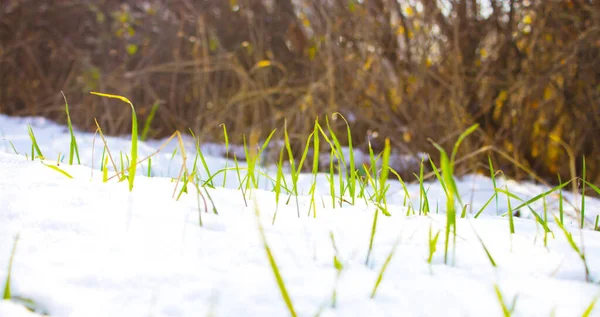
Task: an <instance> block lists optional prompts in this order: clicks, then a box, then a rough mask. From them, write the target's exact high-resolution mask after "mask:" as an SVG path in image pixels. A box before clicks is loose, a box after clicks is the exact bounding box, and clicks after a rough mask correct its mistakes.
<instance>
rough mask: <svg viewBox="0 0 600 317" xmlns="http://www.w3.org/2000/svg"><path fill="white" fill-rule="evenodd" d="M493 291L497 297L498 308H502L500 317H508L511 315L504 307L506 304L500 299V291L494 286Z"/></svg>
mask: <svg viewBox="0 0 600 317" xmlns="http://www.w3.org/2000/svg"><path fill="white" fill-rule="evenodd" d="M494 290H495V291H496V296H497V297H498V302H499V303H500V306H501V307H502V315H503V316H504V317H510V315H511V313H510V310H509V309H508V307H507V306H506V303H505V302H504V298H503V297H502V292H501V291H500V288H499V287H498V285H494Z"/></svg>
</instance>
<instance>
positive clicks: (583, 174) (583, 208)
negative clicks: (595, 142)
mask: <svg viewBox="0 0 600 317" xmlns="http://www.w3.org/2000/svg"><path fill="white" fill-rule="evenodd" d="M581 179H582V180H583V182H581V227H580V228H581V229H583V227H584V225H585V156H583V171H582V175H581Z"/></svg>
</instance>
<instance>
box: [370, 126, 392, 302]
mask: <svg viewBox="0 0 600 317" xmlns="http://www.w3.org/2000/svg"><path fill="white" fill-rule="evenodd" d="M371 152H373V151H371ZM390 152H391V147H390V140H389V139H387V138H386V139H385V146H384V149H383V159H382V163H381V175H380V176H379V191H378V192H377V189H375V190H376V198H375V199H376V201H377V208H375V215H374V216H373V226H372V227H371V238H370V239H369V251H368V252H367V259H366V260H365V265H368V264H369V257H370V255H371V251H372V249H373V240H374V239H375V232H376V231H377V217H378V216H379V210H380V209H381V211H382V212H383V213H384V214H388V212H387V207H386V206H382V203H385V192H386V186H385V182H386V181H387V178H388V175H389V172H390V169H389V162H390ZM371 168H374V166H372V167H371ZM373 174H375V172H373ZM374 183H375V182H374ZM388 215H389V214H388ZM390 258H391V254H390ZM386 265H387V264H386ZM386 265H384V269H383V270H385V266H386ZM381 274H383V271H382V273H381ZM377 285H379V284H376V285H375V289H373V293H372V294H371V297H373V296H375V291H376V290H377Z"/></svg>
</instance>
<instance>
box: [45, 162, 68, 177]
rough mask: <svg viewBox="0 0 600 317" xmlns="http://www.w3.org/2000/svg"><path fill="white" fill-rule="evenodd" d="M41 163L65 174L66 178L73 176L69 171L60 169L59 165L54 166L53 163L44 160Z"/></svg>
mask: <svg viewBox="0 0 600 317" xmlns="http://www.w3.org/2000/svg"><path fill="white" fill-rule="evenodd" d="M42 164H44V165H45V166H47V167H49V168H51V169H53V170H55V171H57V172H59V173H61V174H63V175H64V176H66V177H67V178H73V176H71V175H70V174H69V173H67V172H65V171H64V170H63V169H61V168H60V167H58V166H55V165H50V164H46V163H44V162H42Z"/></svg>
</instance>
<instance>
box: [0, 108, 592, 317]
mask: <svg viewBox="0 0 600 317" xmlns="http://www.w3.org/2000/svg"><path fill="white" fill-rule="evenodd" d="M27 124H31V126H32V128H33V131H34V132H35V135H36V137H37V139H38V142H39V144H40V147H41V150H42V152H43V153H44V155H45V156H46V157H48V158H57V157H58V156H59V153H63V154H65V153H67V152H68V149H69V135H68V130H67V129H66V127H63V126H59V125H56V124H53V123H51V122H48V121H47V120H45V119H41V118H25V119H15V118H8V117H5V116H0V283H2V284H1V287H2V289H3V288H4V281H5V280H6V276H7V272H8V263H9V258H10V254H11V250H12V247H13V244H14V239H15V237H16V236H17V235H19V237H20V238H19V240H18V244H17V247H16V253H15V255H14V261H13V266H12V277H11V290H12V295H13V297H15V298H17V300H14V299H13V300H11V301H8V300H5V301H1V302H0V317H3V316H7V317H13V316H15V317H20V316H39V315H40V314H48V315H49V316H127V317H130V316H289V315H290V312H289V310H288V308H287V307H286V305H285V302H284V300H283V298H282V295H281V292H280V290H279V288H278V285H277V282H276V279H275V277H274V274H273V270H272V269H271V266H270V264H269V259H268V257H267V253H266V251H265V247H264V243H263V240H261V235H260V231H259V224H260V225H261V226H262V227H264V232H265V237H266V242H267V243H268V245H269V246H270V249H271V251H272V253H273V256H274V258H275V261H276V263H277V266H278V268H279V270H280V273H281V276H282V277H283V280H284V282H285V287H286V289H287V291H288V292H289V295H290V298H291V301H292V303H293V307H294V309H295V312H296V313H297V315H298V316H316V315H317V314H320V316H503V315H504V313H503V308H502V305H501V300H500V299H499V297H498V294H497V292H496V288H497V289H498V290H499V291H500V293H501V296H502V301H503V302H504V303H505V304H506V306H507V307H508V309H509V310H511V313H512V316H583V315H584V312H585V311H586V309H588V307H589V306H590V304H592V303H593V302H594V300H598V301H600V299H599V297H600V285H599V284H598V281H600V232H595V231H592V230H589V229H584V230H579V229H577V226H576V224H577V220H576V219H574V218H570V217H566V221H565V227H566V228H567V230H568V231H570V232H571V233H572V236H573V239H574V241H575V243H576V244H577V246H579V247H583V250H584V252H585V256H586V261H587V265H588V267H589V269H590V273H589V279H590V280H591V281H586V274H585V269H584V264H583V262H582V260H581V259H580V257H579V255H578V254H577V253H576V252H575V251H574V250H573V248H572V247H571V245H570V244H569V242H568V240H567V239H566V237H565V235H564V234H563V232H562V231H561V230H560V229H559V227H558V226H557V225H556V224H554V223H550V224H549V227H550V229H551V230H552V232H553V233H552V234H548V235H547V236H546V239H544V238H545V236H544V230H543V228H542V227H541V225H539V224H538V223H537V222H535V220H534V219H532V217H531V215H530V214H529V212H527V211H526V210H521V218H515V233H514V234H510V232H509V225H508V218H507V217H501V216H499V215H501V214H503V213H504V212H506V211H507V208H508V206H507V200H506V197H505V196H503V195H501V196H500V200H499V203H498V205H496V203H495V201H494V202H493V203H491V204H490V205H489V206H488V207H487V208H486V209H485V210H484V212H483V214H482V216H481V217H479V218H477V219H473V215H472V214H473V213H474V212H476V211H478V210H479V209H480V208H481V207H482V206H483V205H484V204H485V203H486V202H487V201H488V199H489V198H490V197H491V195H492V194H493V193H494V187H493V185H492V183H491V180H490V179H488V178H486V177H483V176H479V175H469V176H466V177H463V178H461V179H460V180H458V182H457V183H458V187H459V191H460V192H461V196H462V197H463V199H464V200H466V201H467V203H468V204H469V206H470V207H469V208H468V216H467V217H466V218H464V219H459V220H458V225H457V238H456V248H455V252H454V253H453V254H452V252H451V254H452V256H451V257H450V258H451V260H452V261H451V262H452V263H451V264H450V265H446V264H444V251H443V249H444V245H443V244H444V230H445V223H446V217H445V215H444V214H443V211H444V209H445V208H444V206H445V198H444V192H443V190H442V188H441V186H440V185H439V184H438V183H428V184H426V188H428V193H429V194H428V197H429V200H430V205H431V206H432V209H433V210H435V209H436V207H435V206H439V209H440V214H439V215H436V214H434V213H431V214H429V215H428V216H406V212H407V210H406V208H405V207H403V201H404V190H403V189H402V188H401V186H400V184H399V183H398V182H394V181H390V183H391V188H390V190H389V195H388V197H387V200H388V204H389V206H388V207H389V211H390V213H391V214H392V215H391V216H390V217H386V216H382V215H381V214H380V215H379V218H378V222H377V231H376V235H375V238H374V241H373V249H372V252H371V255H370V258H369V262H368V263H367V264H366V265H365V260H366V258H367V253H368V250H369V242H370V237H371V229H372V224H373V216H374V212H375V206H374V205H373V204H365V202H364V201H363V200H357V204H356V205H354V206H351V205H349V204H344V205H343V208H339V207H338V208H335V209H333V208H332V207H331V203H323V204H321V203H320V202H321V200H320V199H321V197H322V199H323V200H322V201H324V202H328V201H329V202H330V201H331V200H330V198H329V197H328V196H327V195H328V184H327V183H326V179H325V176H324V175H319V186H318V188H317V193H318V196H319V203H318V204H317V206H318V209H317V217H316V218H313V217H312V216H311V217H307V211H308V209H309V204H310V196H308V195H307V193H308V191H309V189H310V183H311V181H312V175H301V179H300V192H301V193H303V195H301V196H300V198H299V209H300V211H301V217H300V218H298V217H297V207H296V203H295V200H294V199H293V198H292V200H291V201H290V204H289V205H286V204H285V199H283V200H282V201H280V204H279V207H278V209H277V210H278V213H277V219H276V222H275V224H274V225H272V224H271V222H272V218H273V213H274V212H275V210H276V207H277V206H276V204H275V194H274V193H272V192H271V191H270V187H269V184H268V183H266V182H265V183H264V184H263V186H262V187H263V188H264V190H254V191H252V192H250V193H246V197H244V195H243V193H242V192H241V191H239V190H237V189H236V188H237V187H238V186H237V185H238V184H237V183H236V182H235V179H236V177H235V173H232V174H229V175H228V180H227V184H226V188H216V189H208V193H209V194H210V197H211V198H212V201H213V203H214V207H215V208H216V210H217V212H218V214H214V213H212V212H209V213H204V207H203V206H202V204H201V207H200V210H201V211H202V213H199V207H198V197H197V195H195V194H192V193H191V194H187V195H185V194H184V195H183V196H182V197H181V199H179V200H175V199H173V198H172V193H173V188H174V186H175V183H174V182H173V181H172V177H176V176H177V173H178V172H179V167H180V164H181V160H180V158H179V157H175V158H174V159H172V158H171V156H172V152H173V149H174V147H175V144H174V143H173V145H170V146H169V147H167V148H166V149H165V151H163V152H161V153H159V155H158V156H157V157H156V158H155V159H153V161H152V175H154V176H155V177H151V178H147V177H143V176H141V175H139V176H138V177H136V181H135V187H134V190H133V192H132V193H130V192H129V191H128V188H127V182H120V183H119V182H116V181H114V180H113V181H109V182H108V183H103V182H102V173H101V172H100V171H99V170H98V169H99V167H100V157H101V153H102V141H101V140H100V139H99V138H97V139H96V141H95V145H94V151H92V143H93V138H94V136H93V134H87V133H77V141H78V144H79V151H80V154H81V159H82V165H81V166H68V165H67V164H65V163H62V164H60V168H61V169H64V170H65V171H66V172H68V173H69V174H70V175H72V176H73V178H72V179H70V178H67V177H65V176H64V175H62V174H61V173H59V172H57V171H55V170H53V169H51V168H48V167H47V166H45V165H44V164H43V163H42V162H41V161H39V160H36V161H33V162H32V161H30V160H27V159H26V158H25V156H24V153H29V151H30V150H31V142H30V139H29V136H28V135H27ZM8 141H10V142H8ZM185 141H186V150H187V151H188V156H189V157H193V156H194V154H195V152H194V141H193V140H192V139H191V138H186V140H185ZM11 143H12V145H11ZM160 143H161V142H160V141H150V142H147V143H143V144H141V145H140V156H141V157H144V156H145V155H148V154H150V153H153V152H154V151H155V150H156V148H157V147H158V146H159V145H160ZM13 145H14V147H15V148H16V150H17V151H18V152H19V153H20V155H15V154H14V151H13V148H12V147H13ZM108 145H109V147H110V148H111V151H113V153H118V152H119V151H127V148H128V146H129V140H128V139H121V138H109V140H108ZM203 149H204V150H205V151H204V152H205V154H206V153H214V154H217V153H218V152H219V151H222V150H221V149H220V146H218V145H205V146H203ZM92 152H93V153H92ZM44 163H46V164H49V165H51V164H56V162H53V161H45V162H44ZM207 163H208V165H209V166H210V169H211V170H214V171H216V170H219V169H221V168H223V167H224V166H225V165H226V164H227V166H229V167H231V166H232V163H231V162H226V161H225V160H223V159H222V158H219V157H217V156H208V157H207ZM92 165H93V166H94V170H92V169H91V168H90V167H91V166H92ZM143 170H144V168H141V169H140V171H143ZM220 181H221V180H220V179H219V180H217V181H216V182H215V183H217V184H220ZM501 183H502V184H504V182H501ZM502 184H500V185H502ZM506 184H507V185H508V188H509V190H510V192H511V193H514V194H515V195H518V196H519V197H522V198H524V199H528V198H531V197H534V196H535V195H537V194H540V193H542V192H544V191H546V190H547V189H548V188H546V187H543V186H538V185H534V184H530V183H517V182H513V181H506ZM407 190H408V192H409V194H410V196H411V197H410V199H411V201H412V203H413V206H418V205H419V186H418V184H417V185H408V188H407ZM565 196H566V197H567V199H569V201H572V202H574V203H576V204H579V203H580V198H579V197H572V196H571V195H569V194H566V193H565ZM547 203H548V206H549V211H550V212H552V213H555V212H556V210H557V201H556V198H555V197H548V201H547ZM516 204H518V203H517V202H514V201H513V207H515V205H516ZM210 205H211V204H209V209H210V208H212V206H210ZM533 206H534V207H536V206H537V207H536V208H538V207H539V209H538V211H540V212H541V211H542V207H541V202H540V203H536V204H534V205H533ZM586 209H587V211H586V218H587V220H588V223H593V221H594V219H595V217H596V215H598V214H599V212H600V202H599V201H598V200H595V199H591V198H589V199H587V203H586ZM257 210H258V212H259V216H258V217H257V216H256V211H257ZM565 210H566V212H567V213H568V214H574V211H573V208H572V207H570V206H568V204H566V205H565ZM199 216H201V217H202V226H200V224H199V221H200V219H199ZM549 217H550V218H551V216H549ZM430 231H432V232H433V234H434V235H435V233H437V232H438V231H440V232H441V233H440V238H439V239H438V241H437V251H436V252H435V253H434V254H433V258H432V261H431V264H429V263H428V262H427V259H428V256H429V250H430V243H429V241H430V239H429V233H430ZM478 236H479V237H480V238H481V241H482V242H483V243H484V244H485V246H486V247H487V249H488V250H489V252H490V254H491V256H492V257H493V259H494V261H495V264H496V265H497V267H494V266H493V265H492V264H491V261H490V260H489V258H488V256H487V255H486V252H485V250H484V248H483V247H482V243H481V242H480V240H479V238H478ZM332 238H333V239H332ZM332 240H334V241H335V242H332ZM392 250H394V252H393V253H391V252H392ZM390 254H393V257H392V258H391V259H390V260H389V263H388V265H387V267H386V270H385V272H384V275H383V278H382V280H381V283H380V284H379V287H378V288H377V291H376V294H375V296H374V297H373V298H371V295H372V292H373V289H374V287H375V284H376V281H377V279H378V275H379V273H380V271H381V270H382V267H384V266H385V265H386V260H388V256H389V255H390ZM334 257H335V258H336V259H337V260H338V261H339V262H340V263H341V266H340V265H337V268H336V265H335V261H334ZM340 268H341V271H340ZM334 290H336V300H335V305H332V302H333V301H332V294H333V292H334ZM19 299H20V300H19ZM23 299H27V300H30V301H32V303H33V306H34V307H35V309H36V312H30V311H29V310H27V309H25V308H24V306H23V302H24V300H23ZM598 305H600V303H598ZM588 316H600V308H598V307H596V309H593V310H592V311H591V312H590V313H589V315H588Z"/></svg>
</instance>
